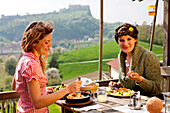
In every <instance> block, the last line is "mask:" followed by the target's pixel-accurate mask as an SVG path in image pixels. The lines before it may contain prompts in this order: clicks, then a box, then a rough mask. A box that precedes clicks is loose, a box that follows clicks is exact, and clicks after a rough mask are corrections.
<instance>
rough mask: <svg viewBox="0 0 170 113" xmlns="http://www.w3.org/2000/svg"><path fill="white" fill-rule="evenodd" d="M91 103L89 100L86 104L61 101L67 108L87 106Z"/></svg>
mask: <svg viewBox="0 0 170 113" xmlns="http://www.w3.org/2000/svg"><path fill="white" fill-rule="evenodd" d="M92 102H93V99H92V98H90V99H89V101H87V102H82V103H67V102H66V101H63V104H65V105H68V106H84V105H88V104H90V103H92Z"/></svg>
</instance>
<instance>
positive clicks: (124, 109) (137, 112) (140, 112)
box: [112, 105, 148, 113]
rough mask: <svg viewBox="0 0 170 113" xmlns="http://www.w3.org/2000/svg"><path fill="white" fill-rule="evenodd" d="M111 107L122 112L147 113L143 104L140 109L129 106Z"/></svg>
mask: <svg viewBox="0 0 170 113" xmlns="http://www.w3.org/2000/svg"><path fill="white" fill-rule="evenodd" d="M112 109H114V110H118V111H121V112H124V113H148V111H147V109H146V106H145V105H144V106H143V107H142V108H141V110H131V109H130V107H129V106H127V105H125V106H120V107H113V108H112Z"/></svg>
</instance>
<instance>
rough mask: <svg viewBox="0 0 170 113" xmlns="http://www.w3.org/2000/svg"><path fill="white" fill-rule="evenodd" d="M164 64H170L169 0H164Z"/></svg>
mask: <svg viewBox="0 0 170 113" xmlns="http://www.w3.org/2000/svg"><path fill="white" fill-rule="evenodd" d="M163 32H164V36H163V66H169V65H170V8H169V0H164V20H163Z"/></svg>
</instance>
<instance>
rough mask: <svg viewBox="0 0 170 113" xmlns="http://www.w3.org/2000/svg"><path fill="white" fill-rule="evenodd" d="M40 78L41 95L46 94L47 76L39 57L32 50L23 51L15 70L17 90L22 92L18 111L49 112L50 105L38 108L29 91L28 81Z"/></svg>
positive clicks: (26, 112)
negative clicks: (33, 102)
mask: <svg viewBox="0 0 170 113" xmlns="http://www.w3.org/2000/svg"><path fill="white" fill-rule="evenodd" d="M32 79H34V80H38V81H39V85H40V89H41V91H40V92H41V95H46V94H47V92H46V83H47V78H46V76H45V75H44V74H43V72H42V68H41V66H40V61H39V57H38V56H36V55H35V54H33V53H32V52H23V56H22V57H21V59H20V61H19V62H18V64H17V67H16V71H15V80H16V89H15V90H16V91H17V92H18V93H19V94H20V99H19V101H18V105H17V113H48V107H44V108H41V109H36V108H35V107H34V105H33V104H32V102H31V98H30V96H29V93H28V87H27V82H30V81H31V80H32Z"/></svg>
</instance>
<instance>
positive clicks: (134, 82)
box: [113, 23, 161, 96]
mask: <svg viewBox="0 0 170 113" xmlns="http://www.w3.org/2000/svg"><path fill="white" fill-rule="evenodd" d="M115 40H116V41H117V43H118V44H119V47H120V49H121V51H120V53H119V55H118V62H119V82H118V83H115V84H113V86H117V87H120V86H123V87H125V88H128V89H132V90H135V91H140V92H141V94H143V95H147V96H156V95H159V94H160V93H161V90H160V82H161V72H160V63H159V60H158V58H157V56H156V55H155V54H154V53H152V52H151V51H148V50H147V49H145V48H143V47H142V46H140V45H139V44H138V30H137V28H136V27H135V26H133V25H131V24H128V23H124V24H122V25H120V26H119V27H118V28H117V29H116V30H115Z"/></svg>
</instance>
